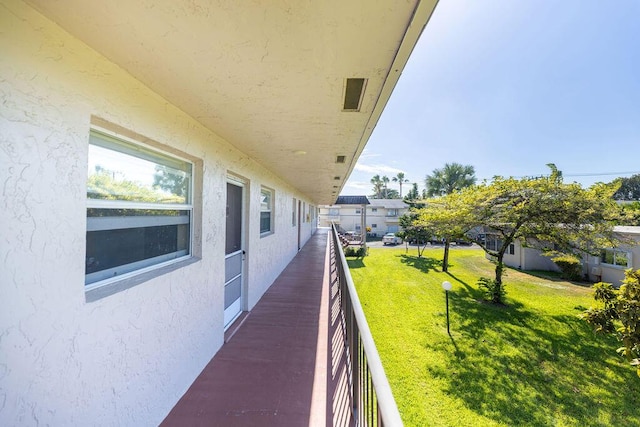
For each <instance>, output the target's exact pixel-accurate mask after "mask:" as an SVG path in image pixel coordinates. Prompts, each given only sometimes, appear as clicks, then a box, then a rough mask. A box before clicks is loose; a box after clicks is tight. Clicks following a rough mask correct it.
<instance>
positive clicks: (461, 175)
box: [425, 163, 476, 197]
mask: <svg viewBox="0 0 640 427" xmlns="http://www.w3.org/2000/svg"><path fill="white" fill-rule="evenodd" d="M475 183H476V177H475V170H474V168H473V166H471V165H467V166H463V165H461V164H459V163H446V164H445V165H444V167H443V168H442V169H434V170H433V172H432V173H431V175H427V177H426V179H425V185H426V190H427V196H428V197H434V196H443V195H445V194H451V193H453V192H454V191H460V190H462V189H463V188H466V187H470V186H472V185H474V184H475Z"/></svg>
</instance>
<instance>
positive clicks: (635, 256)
mask: <svg viewBox="0 0 640 427" xmlns="http://www.w3.org/2000/svg"><path fill="white" fill-rule="evenodd" d="M614 232H615V233H616V234H617V235H618V236H619V237H620V238H621V239H623V240H627V241H629V242H631V243H628V244H625V245H621V246H620V247H618V248H603V249H602V250H601V251H600V253H599V254H598V255H597V256H593V255H585V256H584V257H583V261H582V265H583V272H584V275H585V277H588V278H589V280H592V281H594V282H600V281H602V282H607V283H612V284H614V285H615V286H620V284H621V281H622V280H623V279H624V272H625V270H627V269H629V268H632V269H634V270H637V269H640V227H632V226H617V227H614ZM486 239H487V246H488V247H489V248H490V249H494V248H492V245H500V244H501V243H500V242H499V241H498V240H497V238H496V236H495V235H491V234H490V233H487V237H486ZM503 262H504V264H505V265H507V266H509V267H513V268H518V269H520V270H542V271H560V269H559V268H558V266H557V265H556V264H555V263H554V262H553V261H551V259H550V258H549V257H546V256H544V255H542V253H541V251H540V250H539V249H535V248H530V247H524V246H522V243H521V242H520V241H515V242H513V243H512V244H511V245H510V246H509V248H508V249H507V251H506V252H505V254H504V259H503Z"/></svg>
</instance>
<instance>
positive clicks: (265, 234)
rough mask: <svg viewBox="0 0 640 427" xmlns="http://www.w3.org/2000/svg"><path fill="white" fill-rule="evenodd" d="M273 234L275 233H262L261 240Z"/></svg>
mask: <svg viewBox="0 0 640 427" xmlns="http://www.w3.org/2000/svg"><path fill="white" fill-rule="evenodd" d="M272 234H273V231H265V232H264V233H260V238H261V239H262V238H263V237H267V236H271V235H272Z"/></svg>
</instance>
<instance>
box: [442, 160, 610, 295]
mask: <svg viewBox="0 0 640 427" xmlns="http://www.w3.org/2000/svg"><path fill="white" fill-rule="evenodd" d="M549 166H550V167H551V170H552V173H551V175H550V176H546V177H540V178H523V179H515V178H502V177H496V178H494V179H493V181H492V182H491V183H483V184H482V185H479V186H474V187H468V188H466V189H464V190H462V191H460V192H459V193H453V194H451V195H447V196H443V197H442V198H441V199H443V200H442V203H443V204H445V205H449V206H451V209H452V210H455V211H456V213H455V215H456V216H455V217H454V218H453V219H447V218H446V217H447V216H449V215H452V214H451V213H450V212H447V210H446V209H442V210H440V211H434V213H432V217H431V218H430V220H431V221H434V223H435V224H444V225H441V226H445V225H446V224H447V222H450V221H456V220H457V221H459V222H460V223H461V224H462V225H463V226H464V228H467V230H469V231H467V233H466V234H467V236H469V237H474V236H473V233H474V232H473V231H471V230H478V229H479V227H483V229H484V231H485V232H486V233H490V234H491V235H492V236H494V238H493V239H489V238H487V239H486V240H485V241H479V242H478V244H479V245H480V246H481V247H482V249H483V250H484V251H485V252H486V253H487V254H488V255H490V256H491V257H492V258H493V259H495V263H496V268H495V279H493V280H488V279H482V280H481V284H484V285H487V286H488V287H489V288H488V291H489V292H490V294H491V298H490V299H491V300H492V301H493V302H495V303H502V298H503V295H504V289H503V283H502V273H503V270H504V264H503V259H504V255H505V253H506V251H507V250H508V248H509V246H510V245H511V244H512V243H513V242H514V241H516V240H519V241H520V242H522V244H523V245H528V246H533V247H537V248H540V249H544V248H545V246H549V245H550V244H553V245H555V246H556V247H557V248H558V249H559V250H561V251H562V252H565V253H571V252H580V251H582V252H588V253H593V254H596V253H597V252H598V251H599V249H600V248H602V247H611V246H616V244H617V242H616V239H615V237H614V234H613V226H614V225H615V223H616V220H617V218H618V216H619V209H618V208H617V206H616V203H615V201H614V200H613V199H612V198H611V196H612V195H613V193H614V192H615V190H616V187H615V186H611V185H607V184H597V185H594V186H592V187H591V188H589V189H583V188H582V187H581V186H580V185H579V184H576V183H573V184H564V183H563V182H562V174H561V173H560V172H559V171H558V170H557V168H555V166H554V165H549ZM449 199H450V200H449ZM436 212H440V217H439V216H438V215H436ZM439 231H440V232H442V231H444V230H439Z"/></svg>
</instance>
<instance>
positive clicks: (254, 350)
mask: <svg viewBox="0 0 640 427" xmlns="http://www.w3.org/2000/svg"><path fill="white" fill-rule="evenodd" d="M327 237H328V235H327V231H326V230H322V229H321V230H318V231H317V232H316V233H315V235H314V236H313V237H312V238H311V239H310V240H309V241H308V242H307V244H306V245H305V246H304V247H303V248H302V250H301V251H300V252H299V253H298V254H297V255H296V257H295V258H294V259H293V260H292V261H291V263H290V264H289V265H288V266H287V268H286V269H285V270H284V271H283V272H282V274H281V275H280V276H279V277H278V278H277V279H276V281H275V282H274V284H273V285H272V286H271V287H270V288H269V290H268V291H267V292H266V293H265V295H264V296H263V297H262V299H261V300H260V301H259V302H258V304H257V305H256V306H255V307H254V309H253V310H252V311H251V312H250V313H249V314H248V316H247V317H246V318H245V319H243V322H242V325H241V326H240V327H239V328H238V329H237V331H236V332H235V333H234V334H233V336H232V337H231V338H230V339H229V341H228V342H227V343H226V344H225V345H223V346H222V348H221V349H220V351H219V352H218V353H217V354H216V356H215V357H214V358H213V359H212V360H211V362H209V364H208V365H207V366H206V367H205V369H204V370H203V371H202V373H201V374H200V376H199V377H198V378H197V379H196V381H195V382H194V383H193V384H192V385H191V387H190V388H189V390H188V391H187V392H186V393H185V395H184V396H183V397H182V398H181V399H180V401H179V402H178V403H177V404H176V406H175V407H174V408H173V409H172V411H171V412H170V413H169V415H168V416H167V417H166V418H165V420H164V421H163V423H162V424H161V425H162V426H165V427H170V426H181V427H182V426H225V427H226V426H230V427H231V426H296V427H297V426H324V425H330V424H333V421H332V418H334V417H333V415H332V406H333V404H332V403H331V402H329V403H328V400H327V389H328V388H329V390H330V393H331V389H332V388H333V387H332V385H331V381H327V377H328V375H330V373H331V370H328V368H327V364H328V363H329V364H331V359H330V357H329V355H328V352H327V345H328V342H329V340H328V326H329V319H328V317H329V308H328V307H329V286H330V283H329V282H330V276H331V274H330V270H331V269H330V267H329V264H330V263H329V259H328V253H329V251H328V248H327Z"/></svg>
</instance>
